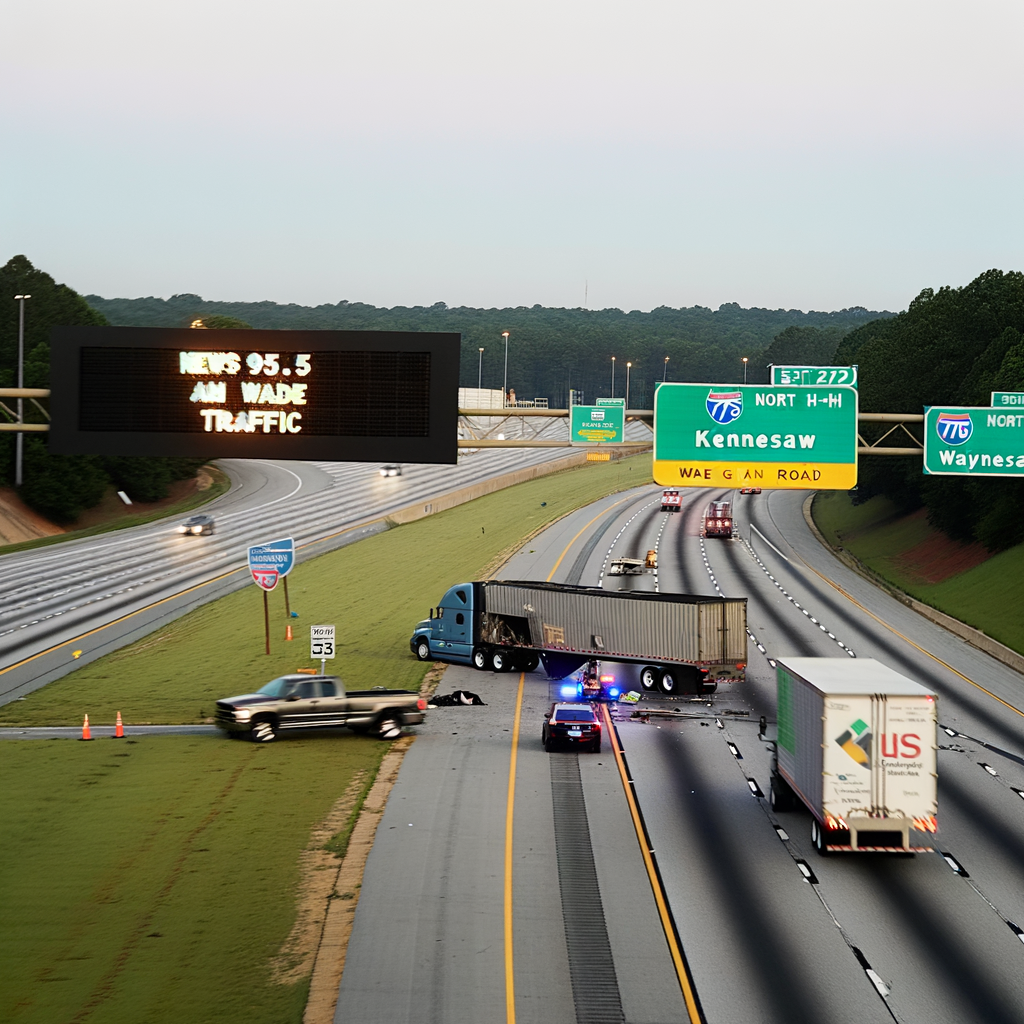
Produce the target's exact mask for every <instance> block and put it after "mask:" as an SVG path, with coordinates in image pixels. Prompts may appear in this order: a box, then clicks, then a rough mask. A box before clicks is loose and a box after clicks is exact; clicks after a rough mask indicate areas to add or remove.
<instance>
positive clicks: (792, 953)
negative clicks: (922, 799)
mask: <svg viewBox="0 0 1024 1024" xmlns="http://www.w3.org/2000/svg"><path fill="white" fill-rule="evenodd" d="M685 493H686V501H685V505H684V509H683V511H682V512H681V513H676V514H669V513H661V512H660V511H659V505H660V503H659V502H658V500H657V499H658V497H659V494H660V490H657V489H655V488H647V489H643V490H640V491H635V492H629V493H627V494H623V495H615V496H613V497H611V498H607V499H604V500H603V501H601V502H598V503H596V504H595V505H593V506H590V507H589V508H588V509H583V510H580V511H578V512H576V513H574V514H573V515H572V516H569V517H567V518H566V519H564V520H562V521H561V522H559V523H558V524H555V525H554V526H553V527H552V528H550V529H549V530H548V531H546V532H545V533H543V534H541V535H540V536H538V537H536V538H534V539H533V540H532V541H531V542H530V543H529V545H528V546H527V547H526V548H525V549H524V550H523V551H521V552H520V553H519V554H518V555H516V556H515V557H514V558H513V559H512V560H511V562H510V563H509V564H508V565H507V566H506V568H505V570H504V571H503V573H502V575H503V576H504V577H505V578H510V579H546V578H551V579H554V580H557V581H561V582H573V583H583V584H588V585H597V584H601V585H603V586H606V587H616V588H617V587H625V588H627V589H628V588H634V587H635V588H641V589H651V588H654V587H658V588H659V589H661V590H663V591H685V592H688V593H697V594H708V595H711V594H717V593H722V594H724V595H726V596H729V597H741V596H745V597H747V598H748V625H749V629H750V634H751V637H750V643H749V669H748V676H747V680H746V682H744V683H742V684H733V685H729V686H725V685H723V686H721V687H720V688H719V692H718V693H716V694H715V695H713V696H711V697H708V698H700V699H698V698H685V697H678V698H675V699H657V698H649V697H645V700H644V701H643V702H642V704H641V705H640V707H641V708H642V709H643V708H648V709H655V710H658V709H665V710H667V709H673V710H674V712H675V715H676V717H659V716H655V715H652V716H651V717H650V720H649V721H647V722H644V721H643V720H642V719H631V718H630V717H629V715H630V712H629V709H627V708H624V707H622V706H620V707H616V708H615V709H614V712H613V713H614V715H615V718H616V726H617V734H618V737H619V739H620V740H621V744H622V747H623V749H624V753H625V757H626V759H627V760H628V768H629V770H630V772H631V774H632V779H633V787H632V788H633V789H634V790H635V793H636V797H637V800H638V804H639V808H640V810H641V812H642V815H643V819H644V821H645V823H646V828H647V834H648V836H649V839H650V845H651V846H652V847H653V849H654V851H655V859H656V862H657V866H658V869H659V870H660V878H661V882H660V884H658V883H657V881H656V878H655V883H654V884H652V880H651V875H650V872H649V871H648V870H647V868H646V866H645V863H644V860H643V857H642V852H641V846H640V843H639V842H638V838H637V833H636V831H635V828H634V822H633V820H632V818H631V811H630V806H629V803H628V799H627V787H625V786H624V785H623V782H622V779H621V777H620V774H619V771H618V768H617V765H616V760H615V758H614V757H613V756H612V754H611V750H610V749H609V746H610V745H609V744H608V743H607V742H606V744H605V748H604V750H603V751H602V753H601V754H599V755H592V754H580V755H576V754H571V753H562V754H550V755H549V754H545V753H544V751H543V749H542V747H541V745H540V724H541V716H542V714H543V711H544V710H545V709H546V707H547V706H548V704H549V703H550V701H551V700H554V699H557V697H558V686H557V684H553V683H551V682H549V681H548V680H547V679H546V678H544V676H543V674H542V673H534V674H532V675H528V676H526V677H525V678H524V679H523V684H522V706H521V710H519V711H517V701H518V699H519V685H518V684H519V677H518V676H514V675H504V676H501V675H493V674H491V673H481V672H475V671H473V670H471V669H467V668H462V667H454V666H453V667H452V668H449V670H448V671H447V673H446V674H445V676H444V678H443V681H442V690H443V691H445V692H447V691H450V690H453V689H456V688H459V687H461V688H464V689H469V690H474V691H476V692H478V693H480V694H481V696H482V697H483V699H484V700H485V701H487V702H488V703H487V707H484V708H474V707H456V708H439V709H437V710H435V711H432V712H430V713H429V715H428V720H427V722H426V724H425V725H424V726H422V727H420V728H419V730H418V732H419V738H418V739H417V741H416V743H414V744H413V746H412V747H411V748H410V750H409V752H408V753H407V755H406V759H405V762H404V764H403V767H402V771H401V773H400V775H399V779H398V782H397V783H396V785H395V788H394V789H393V791H392V794H391V798H390V800H389V803H388V807H387V809H386V811H385V814H384V817H383V820H382V822H381V826H380V829H379V831H378V833H377V839H376V842H375V845H374V849H373V851H372V853H371V855H370V858H369V861H368V863H367V870H366V874H365V877H364V883H363V889H362V896H361V899H360V903H359V905H358V908H357V911H356V918H355V928H354V931H353V935H352V940H351V943H350V945H349V951H348V959H347V962H346V967H345V974H344V976H343V979H342V983H341V989H340V998H339V1003H338V1009H337V1014H336V1018H335V1019H336V1022H337V1024H347V1022H351V1021H356V1020H370V1019H381V1020H389V1021H395V1022H445V1024H455V1022H466V1024H470V1022H489V1021H495V1022H498V1021H503V1022H505V1024H508V1022H511V1021H519V1022H533V1021H537V1022H540V1021H571V1020H576V1021H578V1022H581V1024H582V1022H588V1021H614V1020H619V1021H628V1022H630V1024H668V1022H674V1021H687V1020H698V1019H700V1018H701V1015H703V1018H704V1019H705V1020H707V1021H709V1022H715V1024H719V1022H721V1024H735V1022H743V1024H746V1022H754V1021H757V1022H761V1021H764V1022H778V1024H800V1022H812V1021H813V1022H815V1024H821V1022H833V1021H834V1022H846V1021H850V1022H854V1021H856V1022H858V1024H862V1022H873V1021H880V1022H884V1021H899V1022H907V1024H910V1022H936V1021H940V1022H950V1024H954V1022H956V1024H966V1022H978V1024H981V1022H986V1024H989V1022H1011V1021H1013V1022H1024V942H1022V940H1021V937H1020V936H1021V934H1022V930H1021V929H1022V928H1024V884H1022V883H1024V718H1022V714H1021V711H1020V710H1018V709H1024V686H1022V682H1024V681H1022V679H1021V677H1020V676H1019V675H1018V674H1017V673H1015V672H1013V671H1012V670H1010V669H1008V668H1006V667H1005V666H1003V665H1002V664H1000V663H998V662H996V661H994V660H993V659H991V658H990V657H988V656H987V655H985V654H983V653H981V652H979V651H977V650H976V649H974V648H972V647H970V646H969V645H967V644H966V643H964V642H963V641H961V640H960V639H959V638H957V637H954V636H952V635H951V634H949V633H947V632H945V631H944V630H942V629H941V628H940V627H938V626H936V625H934V624H932V623H931V622H929V621H928V620H926V619H924V618H922V617H920V616H918V615H917V614H916V613H914V612H913V611H912V610H910V609H909V608H907V607H906V606H904V605H902V604H900V603H899V602H897V601H895V600H894V599H892V598H890V597H889V596H888V595H886V594H884V593H883V592H881V591H879V590H878V589H876V588H875V587H873V586H872V585H871V584H870V583H868V582H867V581H865V580H863V579H862V578H861V577H859V576H857V575H856V574H855V573H853V572H851V571H850V570H848V569H847V568H846V567H845V566H843V565H842V564H841V563H839V562H838V561H837V560H836V559H834V558H833V557H832V556H831V555H830V554H829V552H827V551H826V550H825V549H824V548H822V547H821V545H820V544H819V543H818V541H817V540H816V539H815V538H814V536H813V534H812V533H811V532H810V530H809V528H808V527H807V525H806V522H805V521H804V518H803V514H802V503H803V500H804V498H805V495H804V494H802V493H796V492H774V493H772V492H765V493H763V494H761V495H758V496H743V497H741V496H739V495H738V494H733V495H732V498H733V501H734V509H735V512H736V516H735V518H736V520H737V522H738V525H739V529H738V531H737V535H736V536H735V537H734V538H733V539H732V540H721V539H715V538H708V539H704V538H702V537H701V535H700V529H699V525H700V513H701V511H702V510H703V508H704V506H705V505H706V503H707V501H708V500H710V499H711V498H713V497H727V496H729V495H728V494H727V493H726V492H710V491H696V490H695V491H688V492H685ZM649 548H657V550H658V553H659V570H658V573H657V575H656V576H655V575H653V574H646V575H644V576H639V577H609V576H608V575H607V569H608V565H609V561H610V559H611V558H612V557H613V556H630V557H642V556H643V554H644V553H645V552H646V551H647V550H648V549H649ZM454 582H457V581H455V580H450V581H449V580H445V581H438V596H440V595H441V593H442V592H443V590H444V589H445V587H446V586H447V585H449V584H451V583H454ZM413 625H414V624H413V623H410V624H409V626H410V628H411V627H412V626H413ZM783 655H791V656H793V655H799V656H820V657H842V658H853V657H870V658H877V659H878V660H879V661H882V662H884V663H885V664H887V665H890V666H891V667H892V668H894V669H896V670H897V671H899V672H902V673H904V674H905V675H908V676H910V677H911V678H914V679H917V680H918V681H920V682H921V683H923V684H924V685H926V686H929V687H932V688H934V690H935V692H936V693H938V694H939V720H940V722H941V723H942V725H943V727H944V729H943V730H942V731H940V734H939V736H940V749H939V757H938V763H939V823H940V831H939V834H938V836H936V837H934V838H935V852H933V853H922V854H917V855H913V856H909V855H886V854H881V855H875V854H862V855H856V854H846V855H837V856H831V857H820V856H818V855H816V854H815V853H814V851H813V848H812V846H811V842H810V823H811V817H810V815H809V813H807V812H804V811H794V812H789V813H784V814H778V815H776V814H773V813H772V812H771V811H770V809H769V807H768V804H767V800H766V798H765V796H764V794H766V793H767V792H768V779H769V747H768V744H767V743H765V742H763V741H762V740H761V739H760V738H759V736H758V726H757V722H758V718H759V716H761V715H764V716H765V717H766V718H767V720H768V723H769V724H768V730H767V739H769V740H770V739H773V738H774V735H775V728H774V722H775V688H774V670H773V665H772V663H771V660H770V659H773V658H775V657H777V656H783ZM611 670H612V671H618V670H616V669H611ZM622 676H623V679H624V681H625V682H627V683H630V682H631V680H630V678H629V673H628V672H622ZM517 728H519V730H520V731H519V732H518V735H517V732H516V730H517ZM513 737H516V738H517V739H516V742H513ZM606 740H607V737H606ZM659 892H661V893H663V894H664V896H665V898H666V899H667V902H668V905H669V907H670V910H671V916H672V919H673V920H674V925H675V931H673V929H672V922H671V921H670V922H668V926H667V927H666V923H665V920H664V915H662V914H660V913H659V909H658V904H657V900H656V895H657V894H658V893H659ZM676 933H677V934H678V938H679V940H680V945H681V950H682V955H683V956H684V957H685V963H686V965H687V967H688V971H682V972H680V971H678V970H677V968H676V965H675V963H674V961H673V957H672V952H673V939H674V935H675V934H676ZM508 934H511V936H512V940H511V942H507V941H506V937H507V935H508ZM680 973H681V974H682V975H683V977H684V979H685V978H687V977H689V979H691V980H692V985H693V988H694V990H695V992H696V1000H697V1001H698V1002H699V1009H688V1008H687V1005H686V1003H685V1002H684V998H683V994H682V991H683V988H684V987H685V984H686V982H685V980H684V981H683V982H682V983H681V982H680Z"/></svg>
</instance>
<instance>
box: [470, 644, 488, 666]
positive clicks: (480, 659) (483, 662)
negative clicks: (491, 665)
mask: <svg viewBox="0 0 1024 1024" xmlns="http://www.w3.org/2000/svg"><path fill="white" fill-rule="evenodd" d="M473 668H475V669H478V670H479V671H480V672H486V671H487V651H486V650H485V649H484V648H483V647H474V648H473Z"/></svg>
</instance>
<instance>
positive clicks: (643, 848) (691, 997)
mask: <svg viewBox="0 0 1024 1024" xmlns="http://www.w3.org/2000/svg"><path fill="white" fill-rule="evenodd" d="M601 711H602V713H603V714H604V721H605V725H606V726H607V728H608V741H609V742H610V743H611V746H612V753H613V754H614V755H615V763H616V765H617V766H618V769H619V778H620V779H621V780H622V788H623V790H624V792H625V794H626V803H627V804H629V814H630V817H631V818H632V819H633V828H634V830H635V831H636V838H637V842H638V843H639V844H640V852H641V854H642V855H643V859H644V867H645V868H646V869H647V877H648V879H649V880H650V883H651V891H652V892H653V893H654V903H655V905H656V906H657V908H658V917H659V918H660V919H661V927H662V930H663V931H664V932H665V939H666V941H667V942H668V948H669V953H670V954H671V956H672V964H673V966H674V967H675V969H676V977H677V978H678V979H679V988H680V989H681V990H682V993H683V1002H684V1003H685V1004H686V1013H687V1015H688V1016H689V1018H690V1022H691V1024H702V1018H701V1014H700V1009H699V1008H698V1006H697V997H696V995H695V994H694V990H693V981H692V979H691V978H690V971H689V968H688V967H687V966H686V961H685V960H684V959H683V951H682V949H681V948H680V946H679V938H678V936H677V935H676V929H675V925H674V924H673V921H672V914H671V912H670V911H669V908H668V900H667V899H666V898H665V892H664V890H663V889H662V886H661V880H660V879H659V878H658V872H657V869H656V868H655V866H654V858H653V857H652V856H651V850H650V847H649V845H648V842H647V834H646V832H645V830H644V824H643V819H642V818H641V817H640V808H639V807H638V806H637V802H636V795H635V794H634V792H633V787H632V786H631V785H630V783H629V775H628V773H627V772H626V762H625V760H624V759H623V756H622V747H621V746H620V745H619V738H618V736H617V735H616V732H615V727H614V725H613V724H612V716H611V714H610V713H609V711H608V705H607V704H602V705H601Z"/></svg>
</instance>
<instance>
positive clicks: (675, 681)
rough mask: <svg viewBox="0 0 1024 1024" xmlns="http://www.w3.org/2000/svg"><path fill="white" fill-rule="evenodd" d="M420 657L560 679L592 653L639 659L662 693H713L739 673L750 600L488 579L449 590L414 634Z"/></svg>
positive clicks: (603, 658) (604, 657) (606, 657)
mask: <svg viewBox="0 0 1024 1024" xmlns="http://www.w3.org/2000/svg"><path fill="white" fill-rule="evenodd" d="M409 643H410V646H411V647H412V650H413V653H414V654H415V655H416V657H418V658H419V659H420V660H421V661H429V660H431V659H438V660H440V661H452V662H459V663H462V664H466V665H473V666H474V667H475V668H478V669H481V670H491V671H494V672H508V671H511V670H513V669H516V670H522V671H527V672H532V671H533V670H534V669H535V668H537V666H538V664H539V663H540V662H541V661H542V660H543V662H544V668H545V669H546V670H547V672H548V675H549V676H551V677H552V678H555V679H562V678H564V677H565V676H567V675H569V674H570V673H572V672H575V671H576V670H577V669H579V668H580V667H582V666H583V665H584V664H586V663H587V662H588V661H591V660H594V659H599V660H600V661H602V662H606V661H607V662H626V663H630V664H635V665H641V666H642V668H641V676H642V677H643V678H644V680H645V686H646V685H647V684H648V683H653V685H651V686H649V687H648V688H650V689H654V688H655V686H657V687H660V689H661V690H662V692H664V693H667V694H668V693H674V692H690V693H708V692H711V691H712V690H714V689H715V688H716V687H717V685H718V683H719V682H723V681H732V682H738V681H742V680H743V678H744V675H745V671H746V661H747V601H746V598H722V597H700V596H693V595H689V594H655V593H648V592H644V591H619V592H612V591H606V590H602V589H601V588H600V587H575V586H569V585H567V584H563V583H533V582H506V581H504V580H486V581H483V582H478V583H458V584H456V585H455V586H454V587H451V588H449V590H448V591H447V593H445V595H444V597H442V598H441V602H440V604H439V605H438V607H437V608H432V609H431V610H430V617H429V618H427V619H424V620H423V621H422V622H420V623H418V624H417V626H416V629H415V630H414V631H413V634H412V637H411V638H410V641H409Z"/></svg>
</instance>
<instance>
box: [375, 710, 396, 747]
mask: <svg viewBox="0 0 1024 1024" xmlns="http://www.w3.org/2000/svg"><path fill="white" fill-rule="evenodd" d="M377 735H378V736H379V737H380V739H382V740H396V739H398V737H399V736H401V735H402V719H401V717H400V716H399V715H396V714H395V713H394V712H393V711H385V712H384V713H383V714H382V715H381V716H380V718H378V719H377Z"/></svg>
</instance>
